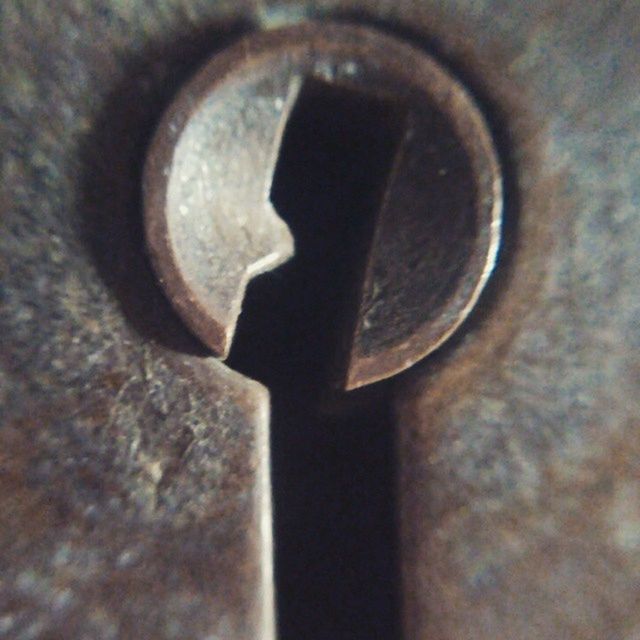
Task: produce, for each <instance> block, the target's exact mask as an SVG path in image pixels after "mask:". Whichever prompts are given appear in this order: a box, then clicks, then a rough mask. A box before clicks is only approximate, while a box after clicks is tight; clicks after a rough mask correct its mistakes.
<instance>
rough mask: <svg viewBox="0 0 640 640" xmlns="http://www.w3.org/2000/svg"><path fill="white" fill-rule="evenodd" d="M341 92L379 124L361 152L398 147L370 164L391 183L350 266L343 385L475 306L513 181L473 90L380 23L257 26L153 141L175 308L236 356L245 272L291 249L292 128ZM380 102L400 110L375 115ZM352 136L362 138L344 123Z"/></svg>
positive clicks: (155, 226)
mask: <svg viewBox="0 0 640 640" xmlns="http://www.w3.org/2000/svg"><path fill="white" fill-rule="evenodd" d="M328 91H333V92H335V93H341V94H342V95H343V100H344V101H347V100H351V102H352V103H353V106H351V107H350V108H351V109H352V110H353V111H356V112H358V113H356V114H354V116H355V117H359V118H360V120H361V122H362V124H361V127H362V128H367V127H368V128H369V129H370V131H371V134H370V136H371V138H370V139H366V140H363V142H361V144H362V146H366V147H367V149H368V150H367V152H366V154H365V153H363V155H362V157H363V158H366V157H367V156H369V158H371V157H372V156H373V157H375V156H376V155H381V156H382V155H384V156H385V157H381V158H380V159H379V160H378V161H377V162H378V164H379V165H381V166H380V167H379V168H378V169H377V170H376V168H375V167H374V166H373V164H372V165H371V167H369V170H370V171H371V172H372V173H375V174H376V179H377V180H379V181H380V182H381V184H379V185H375V187H376V189H375V191H376V200H378V201H377V202H375V203H374V205H373V207H371V208H372V209H378V210H377V211H373V215H372V216H371V217H372V218H373V219H374V220H371V221H367V222H366V224H365V225H364V229H363V232H361V234H360V235H361V236H362V237H360V238H356V239H355V241H354V246H353V247H352V252H353V253H354V254H360V253H362V254H364V255H363V257H362V258H361V261H362V262H363V263H366V266H365V265H354V267H353V271H354V276H355V277H354V278H353V285H352V287H350V291H349V297H350V298H353V300H350V301H349V304H345V306H350V307H352V308H351V309H347V310H346V312H345V313H346V315H347V316H349V322H343V324H344V325H345V326H344V327H343V328H342V331H343V333H345V334H347V335H345V336H342V337H341V338H340V339H339V344H347V345H348V347H347V349H345V351H346V353H344V354H340V355H341V356H342V358H343V359H345V360H346V361H347V362H346V363H342V366H341V367H340V368H341V369H342V371H341V375H340V377H341V378H342V380H341V384H343V385H345V386H346V387H347V388H348V389H353V388H356V387H360V386H364V385H367V384H371V383H373V382H377V381H379V380H381V379H383V378H387V377H389V376H391V375H395V374H397V373H398V372H400V371H403V370H404V369H406V368H408V367H409V366H411V365H413V364H415V362H417V361H418V360H420V359H422V358H423V357H424V356H425V355H427V354H428V353H430V352H431V351H433V350H434V349H436V348H437V347H439V346H440V345H441V344H442V343H443V342H445V341H446V340H447V338H448V337H449V336H450V335H451V334H452V333H453V332H454V331H455V329H456V328H457V327H458V326H459V325H460V324H461V323H462V321H463V320H464V319H465V318H466V317H467V315H468V314H469V312H470V311H471V309H472V307H473V305H474V304H475V302H476V301H477V299H478V297H479V295H480V292H481V290H482V288H483V287H484V285H485V283H486V281H487V279H488V277H489V275H490V273H491V271H492V269H493V266H494V263H495V256H496V253H497V249H498V244H499V237H500V224H501V214H502V181H501V176H500V170H499V166H498V159H497V156H496V152H495V149H494V148H493V144H492V141H491V137H490V134H489V132H488V130H487V126H486V124H485V122H484V120H483V118H482V116H481V114H480V113H479V112H478V110H477V108H476V106H475V104H474V103H473V101H472V99H471V97H470V96H469V95H468V94H467V92H466V91H465V90H464V88H463V87H462V86H461V85H460V84H459V83H458V82H457V81H456V80H455V79H454V78H452V77H451V76H450V75H449V74H448V73H447V72H446V71H445V70H444V69H443V68H441V67H440V66H439V65H438V64H437V63H436V62H435V61H434V60H433V59H431V58H430V57H429V56H428V55H427V54H426V53H425V52H423V51H420V50H419V49H417V48H412V47H409V46H408V45H406V44H405V43H403V42H402V41H401V40H398V39H394V38H390V37H389V36H387V35H385V34H383V33H381V32H379V31H376V30H373V29H370V28H369V29H366V28H363V27H355V26H347V25H341V24H337V23H334V24H321V23H315V24H314V23H312V22H309V23H307V24H306V25H304V26H297V27H292V28H291V27H290V28H288V29H275V30H270V31H268V32H267V33H266V34H265V33H260V34H252V35H251V36H247V37H245V38H243V39H242V40H241V41H240V42H238V43H237V44H236V45H235V46H234V47H232V48H230V49H229V50H227V51H225V52H223V53H220V54H218V55H215V56H214V57H213V59H212V60H211V61H210V62H209V63H208V64H207V65H206V66H205V67H204V68H203V69H202V70H201V71H200V72H199V73H198V74H197V76H196V77H195V78H194V79H193V80H192V81H191V82H190V83H189V84H188V85H187V86H186V87H185V88H184V89H183V90H182V91H181V92H180V95H179V96H178V98H177V99H176V101H175V102H174V103H173V105H172V106H171V107H170V109H169V110H168V113H167V114H166V115H165V117H164V118H163V121H162V123H161V125H160V127H159V130H158V132H157V133H156V136H155V138H154V142H153V144H152V147H151V150H150V154H149V160H148V162H147V168H146V172H145V210H146V228H147V239H148V242H149V245H150V249H151V256H152V258H153V260H154V263H155V266H156V269H157V271H158V274H159V280H160V282H161V284H162V286H163V287H164V288H165V290H166V291H167V293H168V295H169V297H170V299H171V300H172V302H173V304H174V306H175V307H176V309H177V310H178V312H179V313H180V314H181V315H182V317H183V318H184V319H185V322H186V323H187V325H188V326H190V327H191V328H192V330H193V331H194V333H195V334H196V335H198V336H199V337H200V338H201V339H202V340H203V341H204V342H205V344H207V345H208V346H209V347H210V348H211V349H213V351H214V353H216V354H217V355H219V356H222V357H226V356H227V355H228V353H229V350H230V348H231V342H232V340H233V334H234V332H235V326H236V322H237V318H238V316H239V314H240V312H241V306H242V300H243V298H244V295H245V291H246V287H247V284H248V281H249V280H250V279H251V278H254V277H255V276H258V275H260V274H261V273H264V272H265V271H269V270H272V269H274V268H276V267H278V266H279V265H280V264H282V262H284V261H286V260H288V259H289V258H290V257H291V256H292V255H293V253H294V238H293V237H292V235H291V232H290V230H289V229H288V227H287V226H286V223H285V222H284V221H283V220H282V219H281V218H280V217H278V211H277V209H274V204H276V206H277V203H275V202H274V200H273V196H272V195H271V192H272V184H273V182H274V174H275V173H276V165H277V164H278V162H277V161H278V158H279V156H280V153H281V148H282V146H283V136H284V135H285V129H287V123H288V122H289V121H290V120H291V113H292V111H295V110H296V109H297V108H299V107H300V106H301V105H304V103H305V102H310V101H312V100H322V95H321V94H323V93H325V92H328ZM310 94H313V95H310ZM374 101H375V102H377V103H386V104H385V106H384V107H383V106H382V105H381V104H379V106H378V110H380V109H383V111H386V112H387V113H386V114H382V117H379V118H378V122H376V123H375V124H374V123H373V122H370V120H371V119H372V115H371V111H372V110H374V109H375V107H374ZM325 115H327V114H325ZM328 117H329V119H330V118H331V117H336V116H332V115H331V114H328ZM385 129H386V130H388V131H387V133H386V134H385ZM342 136H343V138H344V140H343V144H344V145H349V144H353V141H352V140H351V139H350V137H349V132H348V131H347V130H346V127H345V130H344V131H343V132H342ZM385 138H392V139H390V140H389V142H388V143H387V141H386V140H385ZM376 140H377V141H378V145H377V146H378V147H380V149H381V150H380V151H377V150H376V144H375V142H376ZM308 144H313V140H310V141H309V143H308ZM387 147H389V149H387ZM378 174H380V175H379V176H378ZM348 179H349V178H348V176H345V180H348ZM327 182H328V181H327ZM351 215H352V216H354V217H355V216H358V215H359V212H358V211H355V210H354V211H353V212H352V214H351ZM360 215H361V214H360ZM354 263H355V260H354ZM318 268H322V264H319V265H318ZM358 276H359V277H360V278H361V279H362V282H361V283H359V282H357V278H358ZM336 322H341V320H337V321H336ZM349 334H352V335H349ZM336 346H337V345H336ZM336 359H337V358H336Z"/></svg>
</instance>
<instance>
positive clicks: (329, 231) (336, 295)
mask: <svg viewBox="0 0 640 640" xmlns="http://www.w3.org/2000/svg"><path fill="white" fill-rule="evenodd" d="M403 128H404V113H403V110H402V109H401V108H400V107H399V106H398V104H397V103H396V102H393V101H390V100H387V99H384V98H380V97H377V96H372V95H369V94H362V93H359V92H356V91H353V90H350V89H345V88H343V87H342V88H341V87H337V86H333V85H326V84H323V83H320V82H318V81H314V80H309V81H307V82H306V83H305V86H304V87H303V89H302V91H301V94H300V96H299V98H298V101H297V103H296V106H295V108H294V111H293V113H292V114H291V117H290V119H289V122H288V125H287V129H286V131H285V137H284V140H283V144H282V149H281V153H280V158H279V162H278V166H277V169H276V174H275V178H274V183H273V188H272V201H273V203H274V206H275V207H276V209H277V210H278V212H279V214H280V215H281V216H282V217H283V219H284V220H285V221H286V222H287V223H288V225H289V227H290V228H291V231H292V232H293V234H294V237H295V240H296V255H295V258H294V259H292V260H291V261H290V262H289V263H287V264H286V265H284V266H282V267H281V268H279V269H278V270H276V271H274V272H271V273H268V274H265V275H263V276H261V277H259V278H257V279H256V280H254V281H253V282H252V283H251V285H250V286H249V290H248V292H247V297H246V300H245V304H244V309H243V313H242V315H241V318H240V322H239V326H238V329H237V334H236V337H235V339H234V348H233V350H232V353H231V356H230V358H229V361H228V363H229V364H230V366H232V367H233V368H234V369H236V370H238V371H241V372H242V373H245V374H246V375H249V376H251V377H253V378H255V379H258V380H260V381H261V382H263V383H264V384H266V386H267V387H268V388H269V389H270V391H271V396H272V424H271V441H272V476H273V491H274V510H275V515H274V517H275V525H274V538H275V544H276V593H277V599H278V628H279V638H280V639H281V640H300V638H305V640H317V639H320V638H322V639H324V640H340V639H345V640H346V639H349V640H358V639H360V638H362V639H364V638H366V639H367V640H370V639H371V638H388V639H393V638H397V637H398V634H399V633H398V618H399V615H398V566H397V565H398V563H397V558H396V533H397V532H396V526H395V520H396V506H395V491H394V485H395V460H394V435H393V428H392V427H393V425H392V420H391V417H390V410H389V403H388V401H387V387H386V386H385V385H376V386H374V387H372V388H370V389H369V390H365V391H362V392H353V393H351V394H343V393H340V392H337V391H331V390H330V388H331V385H330V381H331V379H332V375H333V364H334V360H335V354H336V350H337V349H338V346H339V344H340V332H343V333H344V331H345V328H348V326H349V315H348V314H349V311H350V310H351V311H352V312H353V307H354V306H356V300H355V297H354V292H355V289H354V287H355V284H356V282H357V281H358V278H359V276H360V270H361V269H362V266H363V260H364V255H365V252H366V250H367V247H368V244H369V241H370V238H371V232H372V228H373V224H374V219H375V213H376V209H377V208H378V206H379V204H380V198H381V196H382V191H383V189H384V185H385V182H386V179H387V177H388V174H389V171H390V168H391V163H392V162H393V158H394V154H395V151H396V149H397V147H398V143H399V141H400V137H401V134H402V131H403Z"/></svg>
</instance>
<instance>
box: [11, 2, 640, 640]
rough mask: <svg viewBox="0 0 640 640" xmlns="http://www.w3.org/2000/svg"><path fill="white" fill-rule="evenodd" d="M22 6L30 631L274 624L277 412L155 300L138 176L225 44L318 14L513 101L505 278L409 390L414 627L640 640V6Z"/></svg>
mask: <svg viewBox="0 0 640 640" xmlns="http://www.w3.org/2000/svg"><path fill="white" fill-rule="evenodd" d="M311 6H312V7H313V11H312V10H311ZM0 11H1V12H2V15H1V21H0V25H1V27H0V28H1V29H2V33H1V34H0V35H1V37H0V56H1V58H2V63H3V64H2V76H1V78H2V89H3V91H2V95H1V97H0V110H1V118H0V121H1V122H2V124H1V125H0V126H1V127H2V129H1V135H2V160H3V172H2V195H1V202H2V216H1V218H0V224H1V225H2V231H1V233H0V269H1V270H2V279H1V284H2V296H3V299H2V305H1V306H0V321H1V323H2V341H3V343H2V350H1V353H0V363H1V365H2V367H1V372H2V373H1V375H2V379H1V386H0V402H1V406H2V430H1V432H0V437H1V438H2V447H1V449H0V450H1V454H0V456H1V458H0V460H1V463H0V464H1V467H0V473H1V476H0V502H1V505H0V549H1V551H0V563H1V571H0V635H1V636H2V637H6V638H92V639H100V640H102V639H103V638H104V639H107V638H141V637H143V638H144V637H153V638H199V639H200V638H201V639H205V638H214V637H220V638H253V637H256V636H258V637H260V636H259V634H260V633H261V632H262V631H264V632H265V635H267V634H268V627H269V623H267V622H265V620H266V618H265V617H264V615H263V614H264V611H265V608H266V609H268V606H267V605H266V603H265V600H263V598H261V597H258V594H261V591H260V585H261V584H263V579H264V578H263V576H264V571H265V570H267V571H268V567H265V566H264V565H262V566H260V565H261V560H263V559H264V556H263V555H262V553H261V549H263V543H264V541H259V540H251V539H249V538H243V535H238V534H239V533H241V532H245V533H246V531H247V525H248V523H255V521H256V520H255V518H257V517H258V514H261V515H262V516H264V515H266V514H267V513H268V511H267V510H266V508H265V506H264V505H262V506H259V504H258V502H257V501H256V496H258V495H259V494H260V492H259V490H258V487H257V484H251V479H255V482H256V483H258V478H260V477H264V476H261V473H260V472H259V471H258V467H259V464H258V463H257V457H252V455H248V454H250V453H251V452H254V453H255V452H256V451H257V449H258V438H257V436H256V433H259V431H260V429H259V428H257V429H255V427H258V425H259V424H261V421H260V418H259V416H260V415H261V412H260V410H259V403H258V404H256V403H254V404H251V403H249V405H248V406H249V407H251V406H253V407H254V408H253V410H246V408H245V410H242V409H238V408H236V409H232V408H231V407H232V405H233V402H229V400H231V401H233V400H234V399H235V398H237V397H248V395H252V392H253V393H255V389H256V387H254V386H252V385H249V387H247V383H246V382H243V381H240V380H239V379H238V378H237V377H234V376H232V375H230V374H229V373H227V372H226V371H224V369H223V365H215V364H212V363H210V362H208V361H207V360H206V359H205V360H203V356H204V354H202V353H201V351H200V350H199V347H198V345H197V344H195V343H194V342H193V341H192V340H191V339H190V337H189V335H188V334H187V333H186V331H185V330H184V329H183V328H182V327H181V324H180V323H179V322H178V321H177V320H176V319H175V317H174V316H173V315H172V312H171V310H170V308H169V307H168V305H167V304H166V303H165V301H164V298H163V296H162V294H161V293H160V292H159V291H158V290H157V288H156V287H155V284H154V279H153V277H152V275H151V273H150V270H149V267H148V265H147V264H146V262H145V259H144V256H143V255H142V254H141V252H140V247H141V246H142V234H141V228H140V219H139V216H140V198H139V185H140V167H141V165H142V161H143V158H144V153H145V151H146V147H147V144H148V141H149V136H150V132H151V129H152V127H153V125H154V124H155V122H156V121H157V119H158V118H159V116H160V113H161V112H162V110H163V108H164V106H165V105H166V104H167V103H168V101H169V100H170V98H171V97H172V95H173V93H174V92H175V90H176V89H177V87H178V85H179V83H180V82H182V81H184V80H185V79H186V78H187V77H188V76H189V75H190V74H191V73H192V72H193V70H194V69H195V68H196V67H197V66H198V65H199V64H200V63H201V62H202V61H203V60H204V59H205V58H206V57H208V56H209V55H210V54H211V53H212V51H213V50H214V49H218V48H220V47H221V46H222V45H223V44H226V43H227V42H228V41H229V39H230V38H231V37H232V36H234V35H236V34H237V31H238V30H239V31H244V30H246V28H247V27H248V26H251V25H256V24H258V25H261V26H263V25H265V24H269V25H274V24H279V23H280V22H282V21H283V20H288V19H291V18H294V17H296V16H297V17H301V16H302V15H304V14H305V13H320V14H324V13H329V14H334V15H335V14H341V15H343V16H346V15H347V14H348V16H351V17H353V16H354V14H357V15H358V17H359V19H360V20H363V21H367V20H372V21H374V22H378V23H381V25H383V26H384V25H387V27H388V28H392V29H394V30H398V31H399V32H401V33H403V34H404V35H405V36H407V37H413V38H415V40H416V41H417V42H421V43H423V44H425V45H426V46H427V47H428V49H429V50H430V51H431V52H432V53H434V54H435V55H436V57H438V58H439V59H440V60H442V61H444V62H445V63H446V64H448V65H450V66H451V68H452V69H453V70H454V71H455V73H456V75H458V76H459V77H461V78H462V79H463V80H464V82H465V84H466V85H467V86H468V87H471V88H472V90H473V91H474V92H475V94H476V96H477V97H478V99H479V101H480V103H481V104H482V105H483V107H484V111H485V113H488V114H489V119H490V121H491V123H492V126H493V128H494V131H495V135H496V138H497V139H498V140H499V147H500V148H501V151H502V154H503V166H504V167H505V171H506V174H507V194H506V195H507V200H506V201H507V206H508V208H507V217H508V224H507V233H506V235H505V239H506V243H505V246H504V250H503V254H502V256H501V259H500V261H499V269H498V271H497V272H496V274H495V279H494V281H493V283H492V284H491V285H490V289H489V290H488V291H487V292H486V294H485V296H484V297H483V299H482V300H481V306H480V308H479V309H476V312H475V314H474V317H473V318H472V320H471V323H470V324H469V325H468V326H467V328H466V330H465V333H464V335H462V336H461V337H459V338H458V339H457V340H456V341H455V342H453V343H450V344H449V345H448V346H447V347H446V348H445V349H444V350H443V351H442V352H441V353H440V354H437V355H435V356H433V357H432V358H431V359H430V361H428V362H426V363H424V364H423V365H420V366H419V367H418V368H417V369H416V370H413V371H411V372H410V373H407V374H405V375H404V376H403V379H402V380H401V381H399V382H398V388H399V392H400V393H401V395H402V401H401V402H400V403H399V411H398V425H397V426H398V429H399V433H400V434H401V438H400V454H401V455H400V458H401V460H403V464H402V469H401V478H400V480H401V482H400V487H401V498H402V511H401V520H402V535H403V544H402V551H403V566H404V582H403V584H404V593H405V629H406V633H405V635H406V637H407V638H430V639H433V640H457V639H458V638H461V637H462V638H472V639H477V640H485V639H486V640H489V639H493V638H508V639H511V638H512V639H514V640H516V639H517V640H522V639H525V640H528V639H531V640H534V639H535V640H543V639H545V640H546V639H548V638H571V639H579V640H603V639H605V640H635V639H636V638H637V637H638V636H639V634H640V613H639V612H640V606H639V603H640V593H639V587H638V584H639V579H638V578H639V576H640V506H639V505H640V470H639V463H638V456H639V455H640V440H639V437H638V414H639V409H640V408H639V407H638V404H639V402H640V393H639V386H640V368H639V366H638V356H637V353H638V347H639V346H640V345H639V335H640V333H639V331H638V327H639V326H640V314H639V308H638V307H639V304H640V303H639V299H640V298H639V296H638V294H637V288H638V284H637V283H638V282H639V281H640V262H639V259H638V251H637V247H638V245H639V244H640V219H639V216H638V207H639V205H640V186H639V183H638V180H637V176H638V175H639V174H640V145H639V143H638V140H637V131H638V129H639V128H640V102H639V96H640V91H639V84H640V46H638V45H639V44H640V43H639V36H640V32H639V30H640V7H639V6H638V5H637V3H632V2H627V3H624V2H623V3H619V2H609V1H605V2H598V3H595V2H584V1H581V2H578V1H564V0H563V1H560V0H556V1H553V2H552V1H545V2H543V1H534V2H527V3H524V2H522V3H519V2H511V1H499V0H493V1H488V0H480V1H473V2H471V1H470V0H468V1H460V2H453V1H452V2H431V1H427V0H425V1H423V2H397V1H396V0H393V1H392V0H378V1H374V0H371V1H370V2H366V1H360V2H356V1H352V2H347V1H344V2H341V1H339V0H335V1H332V2H321V1H320V2H314V3H313V4H312V5H311V4H309V5H306V4H303V3H291V2H289V3H287V2H285V3H278V4H277V7H276V5H275V3H273V6H272V3H269V2H242V1H234V2H219V3H211V2H209V1H208V0H207V1H205V0H201V1H198V0H196V1H195V2H194V1H190V2H182V1H180V0H169V1H167V2H164V3H162V4H151V3H146V2H142V1H140V2H129V3H123V2H116V1H115V0H113V2H107V1H104V0H101V1H99V2H98V1H97V0H86V1H83V2H78V1H74V0H60V2H56V3H55V4H53V3H44V2H33V3H29V4H26V3H21V2H18V1H17V0H15V1H14V0H7V1H5V2H3V3H2V5H1V7H0ZM233 411H239V412H240V413H239V414H236V415H234V414H233ZM252 424H253V426H254V428H252V427H251V425H252ZM234 433H242V434H244V435H242V437H235V436H234V435H233V434H234ZM223 445H224V446H223ZM223 451H224V453H223ZM245 454H247V457H245ZM256 455H257V453H256ZM251 460H253V461H254V464H252V463H251V462H250V461H251ZM247 489H248V490H249V493H247ZM253 530H254V531H257V530H258V529H253ZM228 545H231V547H233V550H230V547H229V546H228ZM248 551H252V553H253V555H252V554H251V553H247V552H248ZM227 553H229V555H226V554H227ZM239 558H242V559H243V561H242V562H240V561H238V559H239ZM234 559H235V560H234ZM261 595H264V594H261ZM257 629H261V630H262V631H260V632H257V631H256V630H257ZM267 637H268V635H267Z"/></svg>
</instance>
